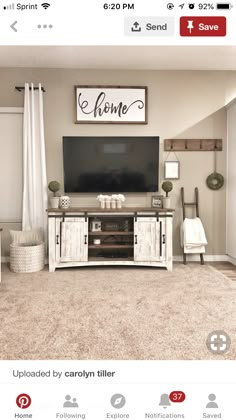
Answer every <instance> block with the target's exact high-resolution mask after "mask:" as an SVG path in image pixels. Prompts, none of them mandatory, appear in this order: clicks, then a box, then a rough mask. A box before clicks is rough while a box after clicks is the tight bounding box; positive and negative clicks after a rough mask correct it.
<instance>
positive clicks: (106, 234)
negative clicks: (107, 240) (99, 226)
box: [89, 230, 134, 236]
mask: <svg viewBox="0 0 236 420" xmlns="http://www.w3.org/2000/svg"><path fill="white" fill-rule="evenodd" d="M133 234H134V232H133V231H130V232H124V231H123V232H122V231H119V230H115V231H105V232H89V235H90V236H108V235H122V236H133Z"/></svg>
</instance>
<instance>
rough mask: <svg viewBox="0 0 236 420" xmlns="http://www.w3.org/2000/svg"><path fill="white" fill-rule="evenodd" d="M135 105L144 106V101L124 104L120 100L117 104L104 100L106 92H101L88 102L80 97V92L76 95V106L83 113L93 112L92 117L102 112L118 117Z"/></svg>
mask: <svg viewBox="0 0 236 420" xmlns="http://www.w3.org/2000/svg"><path fill="white" fill-rule="evenodd" d="M135 105H136V106H137V107H138V109H143V108H144V102H143V101H142V100H141V99H137V100H136V101H133V102H131V103H130V104H124V103H123V102H122V101H121V102H119V103H118V104H114V103H113V102H111V103H110V102H108V101H106V93H105V92H101V93H99V95H98V96H97V98H96V100H95V103H94V104H89V103H88V101H86V100H83V99H82V93H80V94H79V95H78V106H79V108H80V110H81V112H82V113H83V114H85V115H89V114H93V116H94V118H97V117H102V116H103V114H110V115H114V114H116V115H117V116H118V117H120V118H121V117H122V116H123V115H126V114H127V113H128V112H129V110H130V108H131V107H133V106H135Z"/></svg>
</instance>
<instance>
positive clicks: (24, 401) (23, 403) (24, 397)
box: [16, 394, 31, 409]
mask: <svg viewBox="0 0 236 420" xmlns="http://www.w3.org/2000/svg"><path fill="white" fill-rule="evenodd" d="M16 404H17V406H18V407H19V408H21V409H25V408H28V407H29V406H30V405H31V398H30V396H29V395H28V394H20V395H18V397H17V398H16Z"/></svg>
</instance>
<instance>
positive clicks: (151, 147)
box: [63, 136, 159, 193]
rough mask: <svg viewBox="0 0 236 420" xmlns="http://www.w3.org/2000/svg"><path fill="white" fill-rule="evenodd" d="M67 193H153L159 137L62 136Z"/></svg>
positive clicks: (157, 177)
mask: <svg viewBox="0 0 236 420" xmlns="http://www.w3.org/2000/svg"><path fill="white" fill-rule="evenodd" d="M63 163H64V189H65V192H67V193H77V192H79V193H111V192H112V193H128V192H138V193H141V192H155V191H158V182H159V176H158V175H159V137H67V136H65V137H63Z"/></svg>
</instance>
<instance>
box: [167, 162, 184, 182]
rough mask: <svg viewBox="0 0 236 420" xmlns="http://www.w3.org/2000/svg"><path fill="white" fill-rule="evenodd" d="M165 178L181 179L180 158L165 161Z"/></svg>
mask: <svg viewBox="0 0 236 420" xmlns="http://www.w3.org/2000/svg"><path fill="white" fill-rule="evenodd" d="M164 178H165V179H179V178H180V163H179V161H178V160H174V161H170V160H167V161H166V162H164Z"/></svg>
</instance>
